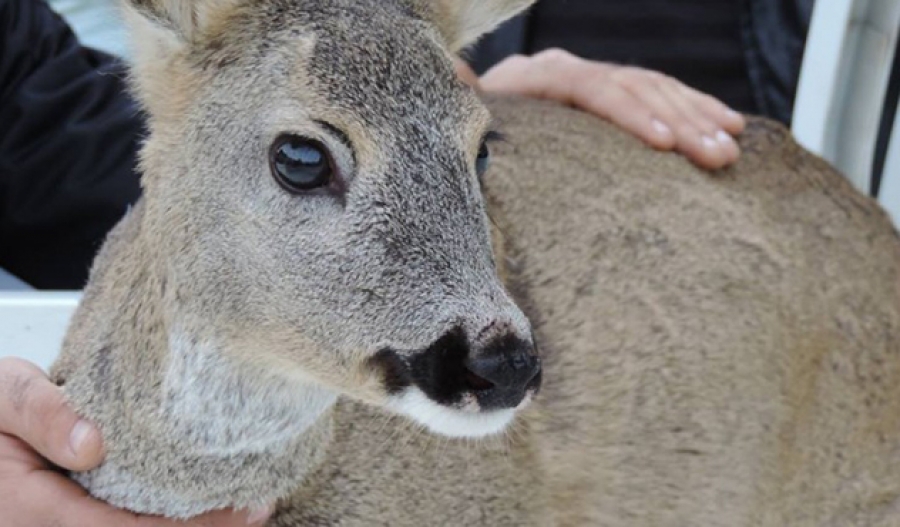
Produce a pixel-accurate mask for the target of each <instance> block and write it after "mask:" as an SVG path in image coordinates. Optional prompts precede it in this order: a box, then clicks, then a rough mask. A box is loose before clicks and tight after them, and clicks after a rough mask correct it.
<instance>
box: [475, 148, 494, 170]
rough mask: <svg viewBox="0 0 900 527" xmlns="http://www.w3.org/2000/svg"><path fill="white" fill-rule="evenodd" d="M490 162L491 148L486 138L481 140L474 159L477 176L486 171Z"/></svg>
mask: <svg viewBox="0 0 900 527" xmlns="http://www.w3.org/2000/svg"><path fill="white" fill-rule="evenodd" d="M490 164H491V149H490V148H489V147H488V143H487V140H484V141H482V142H481V148H479V149H478V157H477V158H476V159H475V171H476V172H477V173H478V177H481V176H483V175H484V173H485V172H487V169H488V166H490Z"/></svg>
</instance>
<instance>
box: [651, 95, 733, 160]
mask: <svg viewBox="0 0 900 527" xmlns="http://www.w3.org/2000/svg"><path fill="white" fill-rule="evenodd" d="M677 84H678V83H677V81H672V82H668V83H662V85H661V86H660V88H661V92H662V94H663V95H664V96H665V97H666V98H667V99H668V100H669V103H670V104H671V105H672V107H673V108H675V109H676V110H677V111H678V112H679V113H680V114H681V121H680V122H681V123H682V124H681V125H680V126H679V127H677V128H676V130H675V135H676V136H677V142H678V147H677V148H678V150H679V151H681V152H683V153H684V154H685V155H686V156H687V157H688V158H690V159H691V160H692V161H693V162H695V163H697V164H698V165H700V166H701V167H704V168H708V169H713V170H715V169H719V168H722V167H723V166H725V165H726V164H727V163H728V162H729V154H728V148H727V146H725V145H723V144H722V143H723V142H727V140H728V139H730V136H727V135H723V134H719V133H718V132H719V131H721V129H720V128H719V127H718V126H717V125H716V123H714V122H712V121H711V120H709V119H707V118H706V116H704V115H703V114H701V113H700V112H698V111H697V109H696V108H695V107H694V106H693V105H691V104H690V102H689V101H688V99H687V98H686V97H685V96H684V94H683V93H682V92H680V91H679V90H678V88H677ZM723 133H724V132H723Z"/></svg>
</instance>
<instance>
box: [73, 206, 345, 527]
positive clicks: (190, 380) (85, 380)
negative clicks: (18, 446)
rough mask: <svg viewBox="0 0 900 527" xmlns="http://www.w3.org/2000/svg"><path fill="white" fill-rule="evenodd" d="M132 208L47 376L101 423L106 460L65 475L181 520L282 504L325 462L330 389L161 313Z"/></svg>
mask: <svg viewBox="0 0 900 527" xmlns="http://www.w3.org/2000/svg"><path fill="white" fill-rule="evenodd" d="M140 217H141V208H140V207H138V208H137V209H136V210H135V211H134V212H133V213H132V214H130V215H129V216H128V217H127V218H126V220H124V221H123V223H122V224H121V225H120V226H119V227H117V228H116V230H115V231H114V232H113V234H112V235H111V237H110V240H109V241H108V243H107V246H106V247H105V248H104V252H103V253H101V255H100V257H98V261H97V263H96V264H95V271H94V276H93V279H92V282H91V285H90V286H89V287H88V289H87V290H86V291H85V296H84V300H83V302H82V305H81V306H80V307H79V310H78V313H76V315H75V318H74V319H73V326H72V328H71V330H70V335H71V338H70V339H69V342H67V345H66V350H65V351H64V356H63V359H61V361H60V363H59V364H58V365H57V368H55V369H56V377H57V378H58V380H60V381H61V382H64V384H65V391H66V393H67V395H68V396H69V398H70V399H71V400H72V401H73V403H74V404H75V406H76V407H77V408H78V409H79V411H81V413H82V414H83V415H84V416H85V417H87V418H89V419H91V420H93V421H95V422H96V423H97V424H98V426H100V429H101V432H102V434H103V437H104V441H105V444H106V449H107V455H106V460H105V462H104V464H103V465H102V466H100V467H99V468H98V469H96V470H93V471H90V472H86V473H81V474H76V475H75V476H74V477H75V479H76V480H77V481H79V483H81V484H82V485H83V486H84V487H85V488H87V489H88V491H89V492H91V494H93V495H94V496H95V497H97V498H100V499H102V500H104V501H107V502H110V503H111V504H113V505H116V506H118V507H121V508H125V509H129V510H132V511H135V512H139V513H143V514H155V515H164V516H168V517H173V518H187V517H192V516H196V515H198V514H201V513H204V512H207V511H210V510H216V509H223V508H255V507H259V506H263V505H268V504H270V503H272V502H274V501H276V500H278V499H281V498H284V497H286V496H287V495H289V494H290V492H291V491H292V490H294V489H295V488H297V487H299V486H300V485H301V484H302V483H303V481H304V479H305V477H306V476H307V475H308V474H309V473H310V472H311V471H312V470H313V469H315V468H316V467H317V466H318V464H319V463H320V462H321V461H322V460H323V459H324V457H325V452H326V449H327V447H328V444H329V443H330V439H331V419H332V418H331V408H332V407H333V405H334V404H335V401H336V397H337V396H336V394H335V393H334V392H331V391H329V390H328V389H326V388H324V387H321V386H320V385H318V384H316V383H314V382H312V381H311V380H309V379H306V378H304V377H303V376H302V375H300V374H297V373H290V370H289V369H288V368H283V367H279V366H280V365H276V364H267V363H259V362H253V361H252V360H248V359H243V360H242V359H241V357H248V358H251V359H252V358H253V357H261V356H265V353H262V352H263V351H264V350H249V349H244V350H236V349H231V348H233V347H234V344H233V343H232V344H230V345H229V344H225V343H224V342H222V341H219V340H217V338H216V335H215V332H214V331H199V330H198V327H199V326H197V325H196V324H192V323H191V321H190V320H189V318H190V317H189V315H184V314H182V315H183V316H179V314H175V313H170V312H167V311H166V309H167V307H166V302H165V300H164V298H165V295H166V294H167V292H166V279H165V274H164V270H163V264H161V263H160V259H159V258H158V257H156V256H154V255H153V254H152V251H150V250H149V248H148V247H147V244H146V243H145V241H144V240H143V238H142V236H141V234H140Z"/></svg>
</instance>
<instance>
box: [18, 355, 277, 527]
mask: <svg viewBox="0 0 900 527" xmlns="http://www.w3.org/2000/svg"><path fill="white" fill-rule="evenodd" d="M42 456H43V457H42ZM102 459H103V445H102V441H101V438H100V433H99V432H98V431H97V429H96V428H95V427H93V426H91V425H90V424H88V423H86V422H84V421H81V420H79V418H78V416H77V415H75V413H74V412H73V411H72V410H71V409H70V408H69V407H68V406H67V405H66V402H65V399H64V397H63V394H62V392H61V391H60V390H59V388H57V387H56V386H55V385H54V384H53V383H51V382H50V381H49V380H48V379H47V377H46V376H45V375H44V373H43V371H41V370H40V368H38V367H37V366H35V365H33V364H31V363H28V362H26V361H23V360H19V359H13V358H3V359H0V517H2V518H5V519H4V520H3V522H2V523H3V527H34V526H36V525H53V526H54V527H84V526H88V525H89V526H91V527H176V526H179V527H239V526H240V527H246V526H247V525H263V524H264V523H265V521H266V520H267V519H268V516H269V511H260V513H258V514H256V515H253V514H250V513H236V512H231V511H219V512H215V513H211V514H207V515H204V516H201V517H199V518H195V519H193V520H191V521H189V522H175V521H171V520H164V519H159V518H152V517H146V516H137V515H135V514H132V513H129V512H125V511H122V510H119V509H115V508H113V507H110V506H109V505H107V504H105V503H102V502H100V501H97V500H94V499H93V498H91V497H90V496H88V495H87V493H86V492H85V491H84V490H83V489H82V488H81V487H79V486H78V485H77V484H75V483H74V482H73V481H71V480H69V479H68V478H66V477H65V476H63V475H62V474H60V473H59V472H58V471H57V470H55V469H54V467H52V466H51V465H50V462H52V463H54V464H56V465H58V466H60V467H63V468H66V469H69V470H77V471H82V470H89V469H91V468H94V467H96V466H97V465H99V464H100V462H101V461H102ZM47 460H50V462H48V461H47ZM251 520H255V521H251Z"/></svg>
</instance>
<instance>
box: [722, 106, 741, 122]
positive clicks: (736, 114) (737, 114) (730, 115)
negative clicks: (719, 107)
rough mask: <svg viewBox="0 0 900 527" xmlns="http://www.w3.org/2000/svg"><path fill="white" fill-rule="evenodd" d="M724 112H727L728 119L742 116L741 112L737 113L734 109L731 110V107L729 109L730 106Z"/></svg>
mask: <svg viewBox="0 0 900 527" xmlns="http://www.w3.org/2000/svg"><path fill="white" fill-rule="evenodd" d="M725 113H726V114H728V117H729V118H730V119H735V120H736V119H743V118H744V117H743V116H742V115H741V114H739V113H738V112H736V111H734V110H732V109H730V108H729V109H728V110H727V111H726V112H725Z"/></svg>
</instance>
